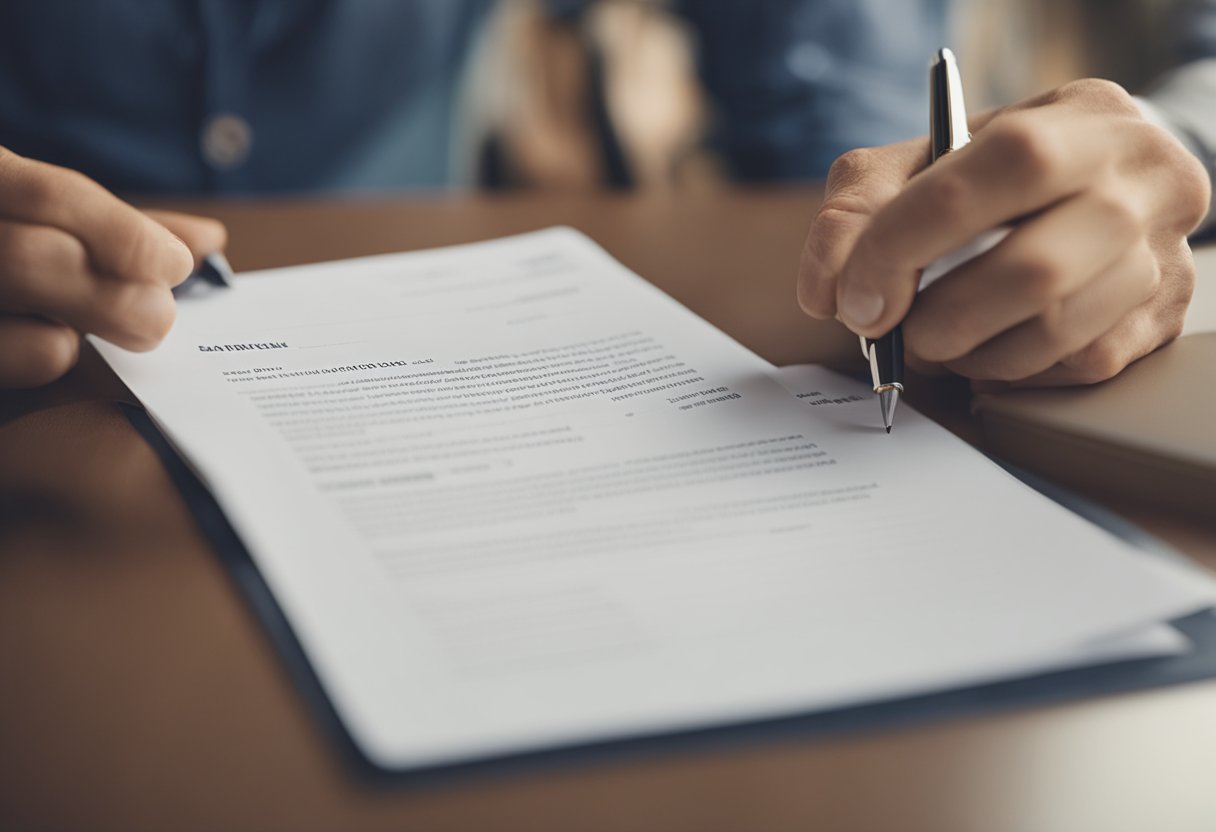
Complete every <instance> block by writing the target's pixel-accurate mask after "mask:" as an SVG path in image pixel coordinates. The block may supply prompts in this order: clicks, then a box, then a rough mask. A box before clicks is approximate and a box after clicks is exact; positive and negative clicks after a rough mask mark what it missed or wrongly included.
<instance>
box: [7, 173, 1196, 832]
mask: <svg viewBox="0 0 1216 832" xmlns="http://www.w3.org/2000/svg"><path fill="white" fill-rule="evenodd" d="M817 199H818V194H817V192H816V191H813V190H780V191H755V192H728V193H721V194H703V195H687V196H679V197H674V196H646V197H629V196H595V195H588V196H573V195H571V196H540V195H537V196H511V197H498V198H491V197H466V198H444V199H439V198H436V199H422V200H399V201H397V200H376V201H332V200H330V201H283V202H216V203H197V204H195V205H193V206H192V207H194V208H195V209H197V210H198V211H200V212H202V213H209V214H212V215H214V216H218V217H221V218H223V219H224V220H225V221H226V222H227V223H228V226H229V229H230V231H231V234H232V243H231V248H230V255H231V260H232V262H233V264H234V265H235V266H236V267H237V268H238V269H241V270H245V269H253V268H262V267H269V266H281V265H289V264H294V263H302V262H307V261H312V260H321V259H330V258H339V257H348V256H354V255H361V254H371V253H378V252H387V251H398V250H404V249H414V248H421V247H427V246H436V245H443V244H449V243H458V242H466V241H471V240H477V239H484V238H488V237H493V236H497V235H501V234H507V233H512V232H518V231H525V230H529V229H535V228H539V227H543V226H547V225H552V224H558V223H564V224H568V225H573V226H575V227H577V228H580V229H582V230H584V231H586V232H587V233H588V234H590V235H591V236H592V237H594V238H595V239H596V240H598V241H599V242H600V243H601V244H602V245H604V246H605V247H606V248H607V249H608V250H609V251H611V252H612V253H613V254H615V255H616V256H617V257H619V258H620V259H621V260H622V261H624V262H625V263H626V264H627V265H629V266H630V267H632V268H633V269H635V270H636V271H638V272H639V273H641V274H642V275H644V276H646V277H647V278H649V279H651V280H652V281H654V282H655V283H656V284H657V285H659V286H660V287H661V288H663V289H665V290H666V291H667V292H669V293H670V294H672V295H673V296H675V297H676V298H677V299H678V300H680V301H682V302H683V303H685V304H686V305H688V306H689V307H691V308H692V309H693V310H694V311H696V312H697V313H699V314H701V315H702V316H704V317H705V318H707V319H709V320H710V321H712V322H714V323H715V324H717V325H718V326H720V327H721V328H722V329H724V330H725V331H726V332H728V333H730V334H731V335H733V336H734V337H736V338H737V339H738V340H740V341H741V342H743V343H744V344H746V345H747V346H749V347H751V348H752V349H754V350H756V351H757V352H759V353H760V354H761V355H763V356H765V357H766V358H768V359H770V360H772V361H774V362H775V363H779V364H785V363H793V362H799V361H811V360H821V361H829V362H840V361H852V360H853V357H854V354H855V353H856V347H855V346H854V343H855V342H854V341H853V340H852V339H851V338H849V337H847V336H846V335H845V334H844V333H843V332H841V331H840V330H839V329H838V328H836V327H835V326H834V325H824V324H816V323H813V322H810V321H808V320H807V319H805V318H804V317H803V316H802V315H801V313H799V312H798V310H797V308H796V306H795V304H794V302H793V276H794V271H795V268H796V265H797V262H798V253H799V249H800V246H801V244H802V237H803V234H804V231H805V227H806V224H807V222H808V220H809V219H810V216H811V213H812V211H813V210H814V207H815V205H816V201H817ZM914 389H915V390H916V395H914V396H913V401H914V403H916V404H917V405H918V406H920V407H921V409H922V410H926V411H927V412H929V413H931V414H932V415H933V416H934V417H935V418H938V419H939V420H940V421H943V422H944V423H945V424H947V425H948V426H949V427H950V428H951V429H952V430H955V431H956V432H957V433H959V434H960V435H962V436H964V438H967V439H969V440H971V441H978V433H977V431H976V429H975V427H974V425H973V424H972V422H971V420H970V417H969V416H968V414H967V401H968V394H967V389H966V386H965V385H963V384H961V383H959V382H957V381H954V380H938V381H932V382H930V381H925V382H922V383H919V384H917V385H916V386H915V388H914ZM129 398H130V394H129V393H128V392H127V391H126V390H125V389H124V388H123V387H122V385H121V384H120V383H118V381H117V380H116V379H115V378H114V376H113V375H112V374H111V373H110V372H109V370H108V369H107V368H106V367H105V366H104V365H103V364H102V363H101V362H100V360H99V359H98V358H97V357H96V355H95V354H86V355H85V358H84V360H83V361H82V364H81V366H80V367H78V368H77V369H76V370H75V371H73V373H72V374H70V375H69V376H68V377H67V378H65V379H63V380H62V381H60V382H58V383H56V384H54V385H52V386H50V387H47V388H44V389H41V390H36V391H26V392H20V393H4V394H0V829H6V830H7V829H26V828H37V829H44V828H45V829H114V830H126V832H134V830H144V829H148V830H153V829H155V830H169V829H173V830H186V829H224V830H237V829H292V830H308V829H317V830H363V829H410V830H456V829H478V830H488V829H512V830H513V829H518V830H525V829H526V830H541V829H554V830H557V829H561V830H567V829H603V830H643V829H654V830H680V829H698V830H702V829H705V830H766V832H767V830H783V829H791V830H794V829H797V830H809V829H825V830H845V829H893V830H894V829H898V830H901V832H916V830H933V832H950V831H951V830H985V832H1001V831H1002V830H1034V832H1051V830H1070V831H1072V830H1091V829H1092V830H1103V832H1111V831H1112V830H1124V829H1127V830H1148V829H1154V830H1170V832H1181V830H1192V829H1193V830H1213V829H1216V780H1214V778H1216V682H1205V683H1196V684H1190V685H1185V686H1181V687H1177V688H1172V689H1165V690H1158V691H1152V692H1145V693H1136V694H1124V695H1117V696H1108V697H1104V698H1100V699H1094V700H1088V701H1084V702H1076V703H1071V704H1066V705H1058V706H1051V707H1038V708H1032V709H1025V710H1021V711H1016V712H1009V713H1003V714H997V715H989V716H983V717H966V718H957V719H953V720H945V721H938V722H935V723H932V724H922V725H917V726H914V727H909V728H901V729H898V730H894V731H884V732H870V733H860V734H850V735H838V736H834V737H830V738H827V739H824V738H820V739H815V740H808V739H799V738H790V739H789V740H788V741H784V742H772V743H766V744H756V745H750V746H744V747H735V748H721V749H717V750H712V751H704V752H698V753H695V754H693V753H668V754H656V755H651V756H644V757H643V756H638V757H632V758H629V759H624V760H617V761H613V762H606V763H591V764H579V765H571V766H568V767H564V768H560V767H559V768H548V769H544V770H541V771H533V772H529V773H521V774H512V775H507V776H496V777H479V778H471V779H466V780H461V781H457V782H453V783H450V784H444V785H442V786H431V787H425V788H414V789H401V788H385V787H376V786H372V785H368V784H366V783H364V782H361V781H360V780H359V779H357V778H356V777H355V776H354V775H353V774H352V772H351V771H350V770H349V769H348V768H347V767H346V765H345V764H344V762H343V760H342V759H341V758H340V757H339V755H338V754H337V753H336V752H335V750H334V748H333V746H332V745H331V743H330V740H329V738H328V736H327V735H326V734H325V733H324V731H323V730H322V728H321V727H320V725H319V723H318V722H317V721H316V720H315V719H314V717H313V715H312V713H311V712H310V711H309V710H308V708H307V707H306V705H305V703H304V702H303V701H302V699H301V698H300V697H299V696H298V694H297V693H296V691H295V689H294V688H293V687H292V685H291V683H290V682H289V680H288V678H287V675H286V673H285V671H284V670H283V668H282V666H281V665H280V663H279V661H278V659H277V657H276V654H275V653H274V651H273V649H272V647H271V645H270V643H269V642H268V640H267V638H266V636H265V634H264V633H263V631H262V629H261V627H260V625H259V624H258V622H257V620H256V619H255V618H254V616H253V615H252V613H251V612H250V610H249V609H248V608H247V607H246V606H245V604H244V602H243V601H242V599H241V596H240V595H239V594H238V592H237V591H236V590H235V588H234V586H233V585H232V584H231V583H230V581H229V579H228V577H227V575H226V573H225V572H224V570H223V568H222V567H221V565H220V564H219V562H218V561H217V560H216V558H215V557H214V556H213V555H212V553H211V551H210V550H209V548H208V546H207V545H206V543H205V542H204V541H203V539H202V538H201V537H200V535H199V532H198V531H197V529H196V528H195V526H194V524H193V521H192V518H191V516H190V514H189V512H188V511H187V508H186V506H185V505H184V504H183V502H182V500H181V499H180V498H179V496H178V495H177V493H176V491H175V490H174V488H173V487H172V486H171V485H170V483H169V481H168V479H167V478H166V476H165V474H164V472H163V471H162V469H161V467H160V465H159V463H158V462H157V460H156V458H155V456H154V455H153V454H152V452H151V450H150V449H149V448H148V447H147V446H146V445H145V444H144V443H143V442H142V440H141V439H140V438H139V437H138V436H137V435H136V434H135V433H134V432H133V430H132V429H131V427H130V426H129V425H128V424H127V422H126V421H125V419H124V418H123V416H122V415H121V413H120V412H119V410H118V409H117V407H116V406H115V404H114V402H115V401H121V400H125V399H129ZM1116 508H1117V509H1119V510H1120V511H1121V512H1123V513H1125V514H1126V515H1127V516H1128V517H1130V518H1131V519H1133V520H1135V521H1136V522H1138V523H1140V524H1142V525H1144V526H1145V527H1146V528H1149V529H1150V530H1152V531H1154V532H1155V533H1157V534H1159V535H1160V536H1162V537H1164V538H1165V539H1167V540H1169V541H1171V542H1172V543H1174V544H1175V545H1176V546H1177V547H1178V548H1180V549H1182V550H1184V551H1186V552H1187V553H1188V554H1190V555H1192V556H1194V557H1195V558H1197V559H1199V560H1200V561H1202V562H1204V563H1206V564H1207V565H1209V566H1216V529H1214V528H1213V527H1212V526H1211V524H1210V523H1205V521H1203V520H1201V519H1199V518H1189V519H1188V518H1185V517H1181V516H1171V515H1170V514H1168V513H1166V512H1163V511H1161V510H1159V509H1149V508H1146V507H1142V506H1133V505H1122V506H1116Z"/></svg>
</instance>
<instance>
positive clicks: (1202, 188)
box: [0, 0, 1216, 386]
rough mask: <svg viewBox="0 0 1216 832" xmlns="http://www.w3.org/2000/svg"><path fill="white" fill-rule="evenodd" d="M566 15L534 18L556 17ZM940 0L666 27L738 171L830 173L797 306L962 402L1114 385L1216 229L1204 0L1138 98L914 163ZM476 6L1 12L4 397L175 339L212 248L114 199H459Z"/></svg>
mask: <svg viewBox="0 0 1216 832" xmlns="http://www.w3.org/2000/svg"><path fill="white" fill-rule="evenodd" d="M583 5H584V4H582V3H579V2H577V0H573V2H571V1H570V0H567V2H551V3H550V6H551V9H552V11H553V13H554V14H556V15H566V16H569V15H577V14H578V13H579V11H580V7H581V6H583ZM950 5H951V4H950V3H949V2H947V0H919V2H906V3H886V2H883V0H856V2H853V3H839V2H831V0H764V2H756V3H747V4H742V3H729V2H705V0H701V2H697V1H696V0H688V1H687V2H682V3H674V4H673V5H672V10H673V11H675V12H676V13H677V14H679V15H681V16H682V18H683V19H684V20H685V21H686V22H687V24H688V25H689V26H690V27H691V28H692V30H693V32H694V33H695V34H696V37H697V40H698V41H699V44H700V52H699V71H700V75H701V78H702V81H703V83H704V85H705V88H706V89H707V91H708V94H709V96H710V97H711V99H712V100H713V103H714V108H715V110H716V112H717V113H718V119H717V122H716V126H715V130H714V133H713V136H712V141H713V143H714V146H715V147H716V148H717V150H718V151H719V152H720V153H721V155H722V157H723V158H724V160H725V162H726V165H727V167H728V169H729V170H730V172H731V173H732V174H733V175H735V176H736V177H737V178H739V179H742V180H765V179H776V178H818V177H822V176H823V175H824V174H825V173H826V175H827V191H826V196H825V199H824V201H823V203H822V205H821V207H820V208H819V210H818V212H817V214H816V215H815V217H814V218H813V220H812V221H811V224H810V228H809V231H808V236H807V243H806V246H805V250H804V254H803V258H802V263H801V266H800V270H799V276H798V283H797V299H798V302H799V303H800V304H801V306H802V308H803V309H804V310H806V311H807V312H808V313H809V314H810V315H812V316H815V317H819V318H830V317H838V318H839V319H840V320H841V321H843V322H844V324H845V325H847V326H848V327H849V328H850V329H852V330H853V331H855V332H858V333H861V334H864V335H869V336H876V335H880V334H881V333H882V332H884V331H886V330H887V329H889V328H890V327H891V326H892V325H893V324H894V323H895V322H897V321H899V320H900V319H901V318H903V317H904V316H905V314H906V315H907V318H906V320H905V328H904V333H905V342H906V346H907V350H908V353H909V356H910V358H911V359H913V360H914V361H919V362H920V364H921V366H925V365H928V364H931V363H936V364H938V365H941V366H944V367H945V368H947V369H949V370H952V371H954V372H957V373H960V374H962V375H964V376H968V377H970V378H972V379H975V380H977V381H979V382H992V381H999V382H1008V383H1016V384H1072V383H1088V382H1094V381H1098V380H1101V379H1104V378H1108V377H1110V376H1112V375H1114V374H1115V373H1117V372H1118V371H1119V370H1121V369H1122V368H1123V367H1125V366H1126V365H1127V364H1128V363H1130V362H1132V361H1134V360H1136V359H1137V358H1138V357H1140V356H1142V355H1144V354H1146V353H1147V352H1149V351H1151V350H1153V349H1155V348H1156V347H1158V346H1160V345H1161V344H1162V343H1164V342H1166V341H1168V340H1170V339H1171V338H1173V337H1175V336H1176V335H1177V334H1178V332H1179V330H1180V326H1181V321H1182V316H1183V314H1184V311H1185V308H1186V306H1187V303H1188V300H1189V296H1190V293H1191V291H1192V288H1193V285H1194V265H1193V261H1192V259H1191V257H1190V253H1189V248H1188V243H1187V238H1188V235H1189V234H1190V233H1191V232H1192V231H1193V230H1194V229H1195V228H1196V227H1198V226H1199V225H1200V223H1201V222H1202V221H1203V219H1204V217H1205V215H1207V214H1209V213H1210V201H1211V185H1210V176H1211V170H1212V167H1213V154H1214V153H1216V151H1214V148H1216V129H1214V128H1213V125H1212V123H1211V118H1212V117H1211V115H1210V113H1211V111H1213V109H1214V108H1212V107H1211V106H1210V102H1211V100H1212V97H1211V96H1212V94H1213V92H1212V91H1213V89H1214V86H1216V85H1214V83H1213V80H1212V79H1213V76H1214V74H1216V73H1214V70H1213V67H1214V66H1216V61H1213V60H1212V58H1211V56H1212V55H1216V31H1214V30H1216V24H1214V21H1216V2H1197V0H1191V2H1190V3H1189V11H1188V14H1189V18H1188V20H1189V21H1190V23H1191V25H1188V26H1187V27H1184V29H1183V31H1185V32H1186V33H1188V35H1187V36H1188V38H1189V40H1188V41H1187V43H1186V44H1185V48H1184V49H1183V50H1182V51H1180V53H1179V54H1180V60H1181V61H1182V65H1181V66H1180V68H1179V69H1177V70H1176V71H1175V72H1174V73H1173V74H1172V75H1171V76H1170V77H1169V78H1167V79H1166V81H1165V82H1164V84H1163V85H1162V86H1161V87H1160V88H1159V90H1158V92H1157V93H1155V94H1153V95H1151V96H1150V97H1149V98H1148V99H1146V100H1143V101H1137V100H1135V99H1133V98H1132V97H1131V96H1130V95H1129V94H1128V93H1127V92H1126V91H1124V90H1123V89H1122V88H1120V87H1118V86H1117V85H1115V84H1112V83H1110V82H1104V81H1098V80H1086V81H1079V82H1075V83H1071V84H1068V85H1065V86H1063V87H1061V88H1059V89H1056V90H1053V91H1051V92H1048V93H1045V94H1042V95H1039V96H1036V97H1034V98H1031V99H1029V100H1027V101H1023V102H1021V103H1018V104H1015V105H1012V106H1010V107H1006V108H1003V109H1000V110H997V111H994V112H989V113H984V114H979V115H977V116H976V117H975V119H974V120H973V132H974V134H975V139H974V141H973V142H972V143H971V144H970V145H969V146H968V147H967V148H965V149H964V150H963V151H960V152H958V153H957V154H953V155H952V156H950V157H948V158H946V159H945V160H943V161H942V162H941V163H939V164H936V165H933V166H932V167H929V168H927V169H926V167H925V165H926V162H927V156H928V145H927V141H926V139H924V138H913V137H914V136H916V135H917V134H918V133H921V132H923V129H922V128H921V124H922V123H923V121H924V118H925V112H926V104H925V101H926V92H925V78H924V76H925V62H926V60H927V57H928V56H929V55H930V54H931V53H932V52H933V50H934V49H936V48H937V47H938V46H940V45H942V44H944V43H947V42H948V33H949V31H950V8H949V7H950ZM494 11H495V4H494V3H492V2H490V0H435V1H434V2H426V0H416V2H412V3H398V2H389V1H388V0H383V1H382V2H379V1H378V2H371V0H369V2H365V3H358V4H354V3H341V2H337V0H307V2H305V0H298V2H293V3H285V2H271V0H260V2H256V3H253V2H237V1H236V0H193V1H192V2H179V3H159V4H144V3H139V2H135V0H129V2H119V0H113V2H108V3H106V4H98V3H91V2H85V0H75V2H73V0H7V2H6V3H5V4H4V5H3V7H0V68H2V71H0V146H3V147H4V149H3V150H0V386H30V385H38V384H43V383H46V382H49V381H51V380H53V379H55V378H57V377H59V376H60V375H62V374H63V373H65V372H66V371H67V370H68V369H69V368H70V367H71V366H72V365H73V364H74V363H75V361H76V358H77V354H78V349H79V335H80V333H94V334H97V335H99V336H100V337H102V338H105V339H107V340H110V341H112V342H114V343H116V344H118V345H120V346H123V347H126V348H129V349H135V350H142V349H148V348H151V347H152V346H154V345H155V344H156V343H157V342H158V341H159V340H160V339H161V338H162V337H163V336H164V334H165V333H166V332H167V331H168V328H169V326H170V325H171V323H172V321H173V317H174V306H173V298H172V295H171V291H170V289H171V287H172V286H173V285H174V284H175V283H177V282H179V281H180V280H182V279H184V278H185V277H186V275H187V274H188V273H189V272H190V271H191V269H192V267H193V264H194V263H195V262H197V261H198V259H199V258H200V257H201V256H202V255H204V254H206V253H207V252H209V251H212V250H218V249H220V248H222V246H223V245H224V242H225V232H224V229H223V228H222V226H220V225H219V224H218V223H215V222H213V221H209V220H206V219H203V218H196V217H188V216H185V215H181V214H173V213H167V212H153V211H146V212H144V211H138V210H136V209H135V208H133V207H131V206H130V205H129V204H127V203H126V202H124V201H122V200H120V199H119V198H118V197H116V196H114V194H113V192H114V191H118V192H124V193H165V192H169V193H201V194H227V193H250V192H282V191H351V190H354V191H365V190H369V189H376V188H402V187H423V188H427V187H437V186H443V185H449V184H454V183H458V182H460V181H461V173H460V170H459V169H460V160H459V159H458V158H456V157H457V155H458V154H457V152H456V148H458V147H459V146H460V142H459V141H458V139H459V135H458V134H459V131H460V129H461V126H460V124H459V121H460V119H459V118H458V115H459V112H458V107H457V106H456V105H455V104H454V102H455V101H456V100H457V99H458V98H459V97H460V94H461V83H462V78H463V71H464V68H465V67H466V66H467V64H468V62H469V56H470V55H471V54H473V53H474V51H475V45H476V44H477V43H478V39H479V33H480V32H481V31H483V28H484V26H485V24H486V21H487V20H488V19H490V18H491V17H492V15H493V13H494ZM1196 100H1198V102H1199V104H1198V106H1197V104H1196ZM1205 101H1206V106H1205V105H1204V102H1205ZM1167 127H1168V128H1171V129H1166V128H1167ZM875 145H879V146H875ZM856 148H863V149H856ZM833 160H835V161H833ZM1205 163H1206V168H1205ZM1005 223H1014V224H1015V230H1014V231H1013V232H1012V233H1011V234H1010V235H1009V236H1008V237H1007V238H1006V239H1005V240H1004V241H1003V242H1002V243H1001V244H1000V245H999V246H997V247H996V248H995V249H993V250H992V251H990V252H988V253H987V254H985V255H983V256H982V257H981V258H978V259H977V260H975V261H972V262H971V263H969V264H967V265H965V266H963V267H961V268H960V269H958V270H956V271H955V272H954V273H952V274H950V275H948V276H947V277H945V278H943V279H942V280H940V281H939V282H938V283H936V284H934V285H933V286H932V287H930V289H928V290H927V291H926V292H924V293H923V295H922V296H921V297H920V298H919V299H918V300H917V303H916V304H915V306H912V303H911V301H912V297H913V294H914V292H915V286H916V282H917V274H918V271H919V269H920V268H921V267H923V266H924V265H926V264H927V263H929V262H930V261H932V260H933V259H935V258H936V257H937V256H939V255H940V254H943V253H945V252H946V251H948V250H950V249H952V248H954V247H956V246H958V245H959V244H961V243H962V242H964V241H965V240H966V239H968V238H970V237H971V236H974V235H975V234H976V233H977V232H979V231H981V230H984V229H987V228H991V227H994V226H997V225H1001V224H1005ZM909 310H910V312H909Z"/></svg>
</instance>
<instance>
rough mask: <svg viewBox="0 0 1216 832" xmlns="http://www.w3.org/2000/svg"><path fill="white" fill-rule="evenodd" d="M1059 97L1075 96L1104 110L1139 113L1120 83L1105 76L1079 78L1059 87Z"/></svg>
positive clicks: (1138, 109)
mask: <svg viewBox="0 0 1216 832" xmlns="http://www.w3.org/2000/svg"><path fill="white" fill-rule="evenodd" d="M1060 95H1061V98H1076V99H1080V100H1083V101H1085V102H1087V103H1088V104H1090V105H1091V106H1096V107H1098V108H1100V109H1101V110H1103V111H1104V112H1110V113H1118V114H1122V115H1139V114H1140V108H1138V107H1137V106H1136V103H1135V101H1133V100H1132V95H1131V93H1129V92H1128V91H1127V90H1126V89H1124V88H1123V87H1122V86H1121V85H1119V84H1117V83H1115V82H1114V81H1111V80H1109V79H1106V78H1079V79H1077V80H1076V81H1070V82H1069V83H1067V84H1064V85H1063V86H1062V87H1060Z"/></svg>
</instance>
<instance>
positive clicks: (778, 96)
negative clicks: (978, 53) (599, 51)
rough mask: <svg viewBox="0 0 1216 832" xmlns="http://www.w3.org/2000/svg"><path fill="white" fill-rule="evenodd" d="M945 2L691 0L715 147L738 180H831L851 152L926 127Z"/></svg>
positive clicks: (685, 10) (685, 12)
mask: <svg viewBox="0 0 1216 832" xmlns="http://www.w3.org/2000/svg"><path fill="white" fill-rule="evenodd" d="M947 6H948V2H947V0H906V2H900V3H890V2H887V0H850V2H825V0H748V1H747V2H737V0H684V1H683V2H676V3H675V4H674V6H673V8H674V9H675V10H676V11H677V12H678V13H679V14H680V15H681V16H682V17H683V18H684V20H685V21H686V22H687V23H688V24H689V26H690V28H691V29H692V32H693V34H694V36H695V40H696V43H697V47H698V49H697V52H698V69H699V72H700V76H701V80H702V82H703V84H704V86H705V89H706V91H707V93H708V95H709V98H710V100H711V102H712V106H713V111H714V114H715V120H714V125H713V133H712V138H711V144H712V146H713V148H714V149H715V150H716V151H717V152H718V153H719V155H720V156H721V157H722V159H723V160H724V162H725V164H726V166H727V168H728V170H729V171H730V172H731V174H732V175H733V176H734V178H736V179H739V180H747V181H760V180H782V179H784V180H789V179H822V178H823V177H824V176H825V175H826V174H827V171H828V167H829V166H830V165H831V163H832V161H833V160H834V159H835V158H836V157H837V156H839V155H840V154H841V153H844V152H845V151H847V150H851V149H853V148H855V147H864V146H872V145H880V144H888V143H890V142H895V141H900V140H903V139H906V138H911V137H913V136H917V135H920V134H922V133H924V132H925V131H926V129H927V127H928V122H927V116H926V113H927V112H928V110H927V106H928V80H927V78H928V75H927V73H928V61H929V57H930V56H931V55H932V53H933V50H934V49H936V48H937V47H938V46H939V45H940V44H942V43H945V42H946V40H945V38H946V34H947V29H948V26H947Z"/></svg>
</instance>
